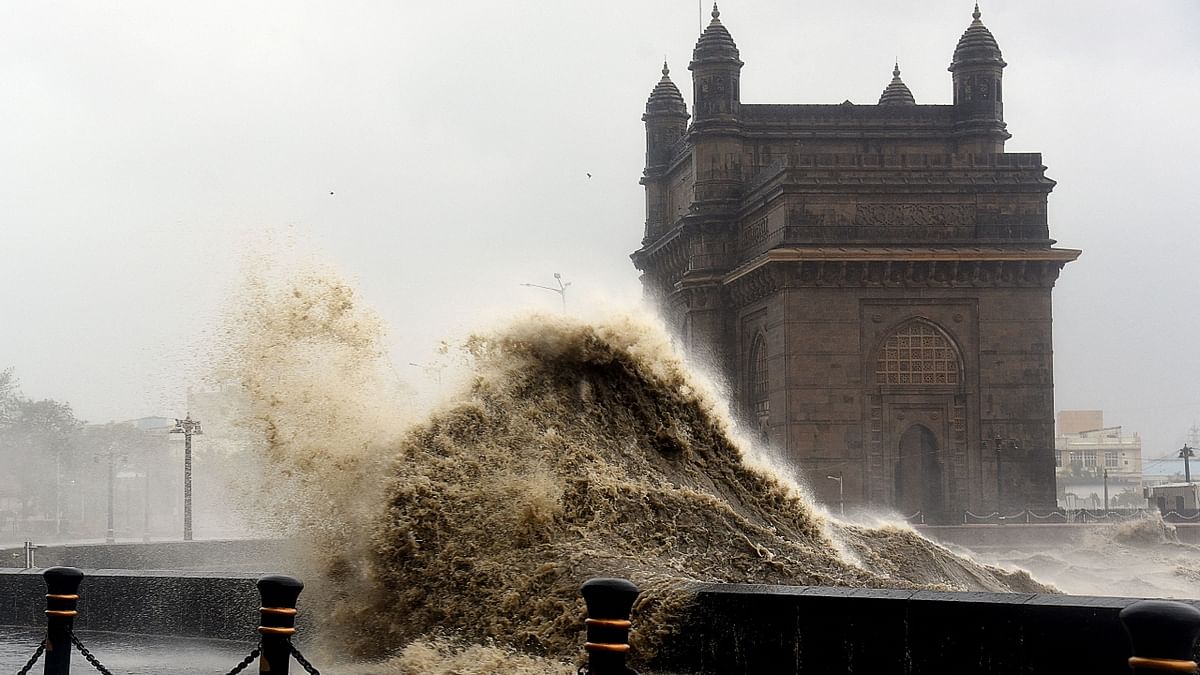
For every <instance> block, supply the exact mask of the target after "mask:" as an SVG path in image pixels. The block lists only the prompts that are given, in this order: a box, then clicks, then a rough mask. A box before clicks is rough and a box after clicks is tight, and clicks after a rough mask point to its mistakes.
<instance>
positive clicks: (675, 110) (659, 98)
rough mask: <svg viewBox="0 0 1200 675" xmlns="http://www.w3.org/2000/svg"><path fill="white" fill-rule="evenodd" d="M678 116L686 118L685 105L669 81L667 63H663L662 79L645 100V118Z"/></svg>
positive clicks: (669, 71) (680, 95)
mask: <svg viewBox="0 0 1200 675" xmlns="http://www.w3.org/2000/svg"><path fill="white" fill-rule="evenodd" d="M678 114H682V115H683V116H684V117H687V103H685V102H684V101H683V94H680V93H679V87H676V86H675V83H674V82H672V81H671V69H670V68H668V67H667V62H666V61H663V68H662V79H661V80H659V81H658V84H656V85H654V90H653V91H651V92H650V98H649V99H647V100H646V116H648V117H650V116H655V115H678ZM643 119H644V118H643Z"/></svg>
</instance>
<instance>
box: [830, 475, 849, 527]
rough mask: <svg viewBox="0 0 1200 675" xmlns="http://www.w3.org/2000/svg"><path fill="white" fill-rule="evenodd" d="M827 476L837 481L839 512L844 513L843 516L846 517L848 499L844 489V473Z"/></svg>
mask: <svg viewBox="0 0 1200 675" xmlns="http://www.w3.org/2000/svg"><path fill="white" fill-rule="evenodd" d="M825 477H826V478H828V479H829V480H836V481H837V484H838V513H840V514H841V515H842V517H843V518H845V517H846V499H845V493H844V492H843V491H842V475H841V474H838V475H836V476H825Z"/></svg>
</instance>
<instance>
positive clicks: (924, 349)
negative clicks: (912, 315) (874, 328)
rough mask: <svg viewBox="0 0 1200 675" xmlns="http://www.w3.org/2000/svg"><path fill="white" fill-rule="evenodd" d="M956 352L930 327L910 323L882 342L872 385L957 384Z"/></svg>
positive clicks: (957, 362) (923, 324) (940, 334)
mask: <svg viewBox="0 0 1200 675" xmlns="http://www.w3.org/2000/svg"><path fill="white" fill-rule="evenodd" d="M960 378H961V373H960V372H959V358H958V350H957V349H956V348H955V346H954V344H953V343H952V342H950V340H949V339H948V338H947V337H946V335H945V334H944V333H943V332H942V331H940V330H938V329H937V328H936V327H934V326H933V324H931V323H929V322H927V321H922V320H920V319H914V320H912V321H909V322H908V323H905V324H903V325H901V326H900V327H899V328H897V329H896V330H894V331H892V334H891V335H889V336H888V337H887V339H886V340H884V342H883V347H882V349H880V350H879V360H878V361H877V362H876V364H875V383H876V384H899V385H905V384H909V385H928V384H934V385H937V384H958V383H959V381H960Z"/></svg>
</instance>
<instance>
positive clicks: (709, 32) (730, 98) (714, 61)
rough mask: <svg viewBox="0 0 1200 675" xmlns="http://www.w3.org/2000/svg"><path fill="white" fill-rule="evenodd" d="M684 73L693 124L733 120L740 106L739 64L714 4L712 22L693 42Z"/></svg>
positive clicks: (740, 68)
mask: <svg viewBox="0 0 1200 675" xmlns="http://www.w3.org/2000/svg"><path fill="white" fill-rule="evenodd" d="M688 69H689V70H691V71H692V88H693V97H694V101H693V104H692V112H694V113H695V115H696V120H695V121H696V122H697V123H700V122H705V121H710V120H720V121H731V120H736V119H737V116H738V112H739V108H740V105H741V103H740V101H741V91H740V90H739V87H740V84H739V83H740V80H741V70H742V61H741V59H740V55H739V54H738V48H737V45H736V44H735V43H734V41H733V36H731V35H730V34H729V31H728V30H727V29H726V28H725V25H724V24H722V23H721V10H720V9H718V8H717V5H716V4H715V3H714V4H713V9H712V21H711V22H709V24H708V27H707V28H705V29H704V32H703V33H701V34H700V39H699V40H697V41H696V48H695V49H694V50H693V51H692V62H691V63H690V64H689V65H688Z"/></svg>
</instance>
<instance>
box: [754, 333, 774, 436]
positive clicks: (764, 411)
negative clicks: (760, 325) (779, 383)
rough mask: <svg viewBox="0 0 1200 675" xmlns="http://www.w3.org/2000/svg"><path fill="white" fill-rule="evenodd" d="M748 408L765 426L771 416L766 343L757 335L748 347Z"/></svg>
mask: <svg viewBox="0 0 1200 675" xmlns="http://www.w3.org/2000/svg"><path fill="white" fill-rule="evenodd" d="M749 382H750V406H751V408H752V409H753V410H754V417H755V418H756V419H757V420H758V421H759V423H760V424H765V423H766V421H767V418H768V417H769V416H770V414H771V396H770V387H769V383H770V380H769V379H768V378H767V341H766V339H764V338H763V336H762V334H761V333H759V334H758V335H757V336H755V338H754V342H753V343H752V344H751V345H750V378H749Z"/></svg>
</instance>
